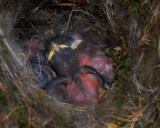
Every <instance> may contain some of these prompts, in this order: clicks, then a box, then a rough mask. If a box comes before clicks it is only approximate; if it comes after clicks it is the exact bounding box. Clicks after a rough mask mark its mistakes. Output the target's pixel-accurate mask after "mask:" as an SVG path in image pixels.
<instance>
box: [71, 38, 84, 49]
mask: <svg viewBox="0 0 160 128" xmlns="http://www.w3.org/2000/svg"><path fill="white" fill-rule="evenodd" d="M81 42H82V40H75V41H74V42H73V43H72V45H71V48H72V49H73V50H74V49H76V48H77V47H78V45H79V44H81Z"/></svg>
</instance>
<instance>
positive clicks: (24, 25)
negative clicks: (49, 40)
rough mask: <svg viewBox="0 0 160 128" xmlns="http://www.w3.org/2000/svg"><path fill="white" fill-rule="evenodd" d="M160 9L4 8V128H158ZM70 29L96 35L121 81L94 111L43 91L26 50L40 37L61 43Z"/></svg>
mask: <svg viewBox="0 0 160 128" xmlns="http://www.w3.org/2000/svg"><path fill="white" fill-rule="evenodd" d="M159 7H160V3H159V2H158V1H155V2H151V3H150V2H148V3H147V2H146V3H145V2H133V1H125V0H124V1H123V0H122V1H119V0H113V1H112V0H107V1H105V0H100V1H96V0H94V1H88V0H57V1H54V0H41V1H39V0H25V1H16V0H8V1H2V2H1V5H0V8H1V12H0V19H1V21H0V25H1V27H0V43H1V47H0V52H1V54H0V62H1V63H0V71H1V73H0V89H1V90H2V91H1V92H0V97H1V99H2V100H0V102H2V106H1V105H0V121H1V123H2V124H1V125H2V126H3V127H8V126H10V125H12V126H14V127H17V126H19V127H56V126H62V127H79V128H81V127H102V126H103V128H105V127H117V128H118V127H121V126H123V127H129V126H130V127H139V126H151V125H153V123H152V122H154V125H155V126H156V127H158V126H159V125H160V124H159V122H158V119H159V117H160V116H159V107H160V104H159V102H158V101H159V99H158V97H159V88H158V84H159V82H160V81H159V79H158V76H159V71H158V70H157V71H155V68H157V67H158V66H155V65H156V64H157V60H158V59H157V58H158V55H157V53H156V52H157V45H158V44H157V40H158V39H159V31H158V28H159V24H158V21H159ZM150 8H152V10H150ZM146 14H147V15H146ZM142 16H143V17H142ZM69 28H70V29H74V30H80V31H81V32H85V33H88V34H87V35H86V37H87V38H88V39H91V40H94V42H97V43H98V44H101V43H104V42H105V44H106V45H105V47H104V48H103V50H104V51H105V53H106V55H107V56H109V57H111V58H112V59H113V63H114V67H115V80H114V81H113V84H112V85H111V87H110V90H109V91H108V92H106V91H105V92H104V93H102V95H101V98H100V100H99V102H98V103H97V104H95V105H93V106H86V107H79V106H77V105H73V104H69V103H63V102H60V101H58V100H57V99H56V98H54V97H52V96H50V95H48V94H47V93H46V92H45V91H43V90H41V89H38V88H36V87H35V83H34V82H33V81H32V80H31V76H32V71H31V70H29V69H28V68H27V67H28V63H27V57H26V56H25V55H24V53H23V52H22V49H21V46H22V43H23V42H24V41H25V40H27V39H31V38H32V37H33V35H35V34H44V33H48V34H50V33H51V34H53V35H56V34H59V33H60V32H61V31H63V30H67V29H69ZM157 35H158V36H157ZM153 38H154V39H153ZM148 40H150V42H148ZM150 51H152V52H150ZM159 51H160V50H159ZM146 58H147V61H146ZM154 66H155V67H154ZM144 67H145V70H146V68H148V69H149V70H147V73H148V74H146V71H144V70H143V69H144ZM153 77H154V79H153ZM145 81H149V82H145ZM131 88H132V89H131ZM151 100H152V101H153V102H149V101H151ZM6 106H7V107H6ZM8 106H9V107H8ZM155 106H156V107H155ZM156 112H157V113H158V114H154V113H156ZM150 113H152V114H150ZM147 121H148V122H149V123H148V124H147Z"/></svg>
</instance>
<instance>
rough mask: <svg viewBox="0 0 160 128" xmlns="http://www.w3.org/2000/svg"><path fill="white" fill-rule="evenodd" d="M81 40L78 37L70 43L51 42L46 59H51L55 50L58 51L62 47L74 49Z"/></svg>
mask: <svg viewBox="0 0 160 128" xmlns="http://www.w3.org/2000/svg"><path fill="white" fill-rule="evenodd" d="M81 42H82V40H80V39H77V40H74V41H73V42H71V45H65V44H57V43H54V42H52V43H51V50H50V52H49V55H48V61H50V60H51V58H52V57H53V56H54V55H55V53H56V52H60V51H61V50H62V49H65V48H71V49H73V50H74V49H76V48H77V47H78V46H79V45H80V44H81Z"/></svg>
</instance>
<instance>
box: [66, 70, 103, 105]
mask: <svg viewBox="0 0 160 128" xmlns="http://www.w3.org/2000/svg"><path fill="white" fill-rule="evenodd" d="M80 78H81V81H82V86H83V89H84V92H83V93H84V94H85V95H86V97H87V98H88V99H89V101H90V102H91V103H93V104H94V103H97V102H98V99H99V94H98V92H99V89H100V88H101V86H100V83H99V81H98V79H97V77H96V76H94V75H92V74H86V73H83V74H81V76H80ZM67 93H68V96H69V99H70V100H71V101H72V102H73V103H74V104H79V105H87V101H86V99H85V96H84V95H83V94H82V92H81V91H80V89H79V88H78V87H77V85H76V83H75V81H72V82H71V83H70V84H68V85H67Z"/></svg>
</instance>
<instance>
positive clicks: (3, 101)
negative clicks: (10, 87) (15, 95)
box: [0, 90, 8, 105]
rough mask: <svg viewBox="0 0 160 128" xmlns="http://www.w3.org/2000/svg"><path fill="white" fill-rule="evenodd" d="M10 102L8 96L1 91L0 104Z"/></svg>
mask: <svg viewBox="0 0 160 128" xmlns="http://www.w3.org/2000/svg"><path fill="white" fill-rule="evenodd" d="M7 101H8V97H7V94H6V93H4V92H2V91H1V90H0V104H1V105H2V104H6V103H7Z"/></svg>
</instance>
